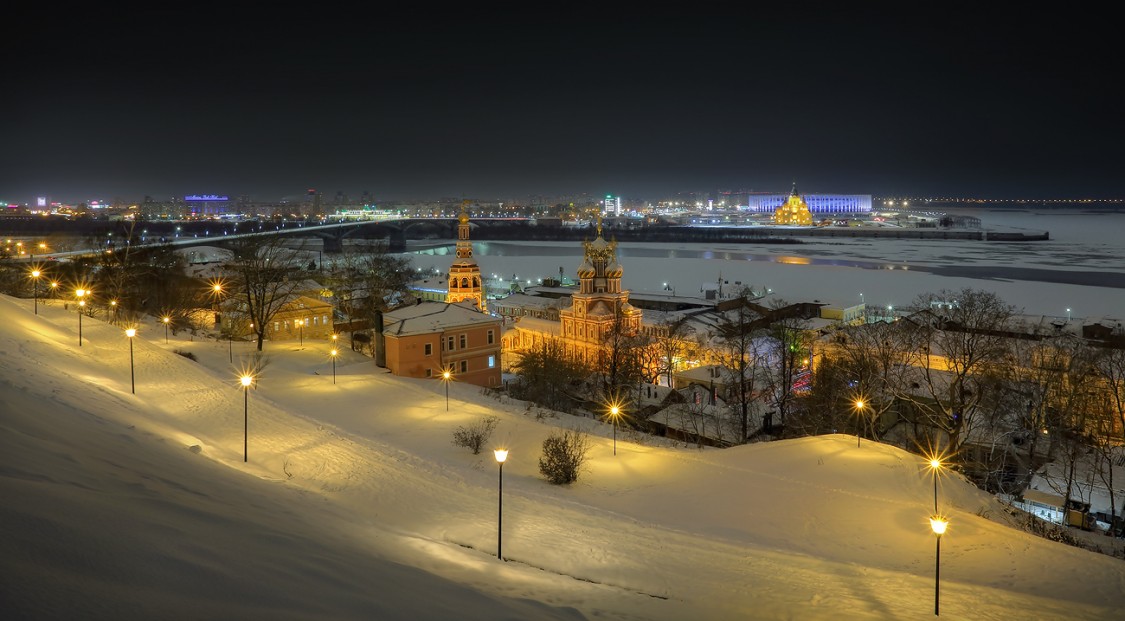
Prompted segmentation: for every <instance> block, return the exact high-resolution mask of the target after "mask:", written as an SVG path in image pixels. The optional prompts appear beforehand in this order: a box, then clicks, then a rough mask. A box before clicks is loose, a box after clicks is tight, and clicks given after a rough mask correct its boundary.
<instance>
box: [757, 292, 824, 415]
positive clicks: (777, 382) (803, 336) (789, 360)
mask: <svg viewBox="0 0 1125 621" xmlns="http://www.w3.org/2000/svg"><path fill="white" fill-rule="evenodd" d="M787 306H788V303H787V302H785V301H784V300H775V301H774V303H773V304H771V310H772V311H774V312H777V311H780V310H781V309H783V308H785V307H787ZM768 333H769V335H770V337H771V340H770V343H771V347H770V352H769V364H770V367H771V368H770V373H769V374H768V375H767V379H768V381H769V384H770V387H769V389H770V391H769V394H770V398H771V400H772V405H773V407H774V408H775V409H776V411H777V413H778V415H779V416H780V417H781V424H782V425H785V418H786V415H787V414H788V413H789V410H790V408H791V406H792V404H793V403H794V401H795V394H794V392H793V385H794V383H795V382H796V380H797V376H798V374H799V373H800V372H801V370H802V369H804V368H805V367H806V366H807V365H808V363H809V356H810V355H811V352H812V342H813V338H814V337H813V334H812V333H811V331H810V330H809V322H808V321H807V320H805V319H803V318H801V317H798V316H794V315H782V316H780V317H777V318H775V319H773V320H772V321H771V323H770V326H769V330H768Z"/></svg>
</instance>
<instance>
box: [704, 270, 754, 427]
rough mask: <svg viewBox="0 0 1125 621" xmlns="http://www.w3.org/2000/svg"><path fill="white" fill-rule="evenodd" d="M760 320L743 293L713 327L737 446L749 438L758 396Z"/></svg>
mask: <svg viewBox="0 0 1125 621" xmlns="http://www.w3.org/2000/svg"><path fill="white" fill-rule="evenodd" d="M761 318H762V316H761V314H760V313H758V312H757V311H756V310H755V309H754V308H753V307H751V306H750V305H749V297H748V295H747V293H746V292H743V295H742V297H741V298H740V303H739V304H738V305H737V306H736V307H735V308H733V309H731V310H728V311H726V312H724V313H723V314H722V316H721V317H720V319H719V322H718V324H717V325H716V327H715V331H716V340H715V348H714V352H713V353H714V356H715V359H716V361H717V362H718V363H719V365H720V367H721V368H722V369H724V371H723V375H724V380H725V383H726V384H727V402H728V403H729V404H730V407H731V408H732V410H733V411H734V412H735V416H736V417H737V420H738V426H739V431H740V436H741V437H740V438H739V440H738V443H739V444H742V443H745V442H746V439H747V438H748V437H750V410H751V405H752V404H753V403H754V401H755V400H756V399H757V397H758V392H759V390H760V389H759V387H758V386H757V385H756V383H757V382H756V381H757V379H758V375H759V374H758V372H757V371H758V368H759V366H760V365H762V364H763V352H761V351H760V349H759V346H758V342H759V337H760V336H761V331H760V329H759V328H758V327H757V325H758V324H757V322H758V320H760V319H761Z"/></svg>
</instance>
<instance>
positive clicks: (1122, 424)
mask: <svg viewBox="0 0 1125 621" xmlns="http://www.w3.org/2000/svg"><path fill="white" fill-rule="evenodd" d="M1094 368H1095V371H1096V373H1097V374H1098V380H1099V384H1100V385H1101V386H1102V387H1103V394H1104V395H1105V401H1106V404H1105V407H1104V408H1103V411H1104V412H1106V413H1108V415H1109V416H1110V417H1112V419H1113V420H1111V421H1106V424H1104V425H1103V429H1105V431H1106V435H1105V442H1104V443H1105V444H1110V445H1116V451H1118V452H1116V453H1110V452H1111V451H1114V449H1113V448H1110V449H1109V450H1108V451H1106V452H1107V453H1109V454H1110V455H1111V458H1112V459H1113V462H1112V463H1111V464H1110V467H1109V468H1107V470H1108V472H1109V480H1108V481H1107V483H1108V487H1109V492H1110V495H1109V501H1110V510H1111V518H1112V520H1113V521H1112V522H1111V523H1112V524H1113V525H1114V526H1115V527H1116V521H1117V520H1116V517H1117V515H1118V513H1117V504H1116V501H1117V499H1116V498H1115V497H1114V488H1113V468H1112V465H1114V464H1116V463H1117V460H1120V459H1122V458H1121V456H1120V455H1121V453H1120V450H1121V446H1122V445H1123V444H1125V348H1120V347H1113V348H1108V349H1105V350H1103V351H1101V352H1099V353H1098V355H1097V357H1096V358H1095V359H1094ZM1122 513H1123V514H1125V508H1123V510H1122Z"/></svg>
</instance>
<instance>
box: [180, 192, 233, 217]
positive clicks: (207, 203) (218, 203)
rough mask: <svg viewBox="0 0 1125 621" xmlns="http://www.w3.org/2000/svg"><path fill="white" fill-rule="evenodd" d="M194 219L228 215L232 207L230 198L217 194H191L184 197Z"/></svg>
mask: <svg viewBox="0 0 1125 621" xmlns="http://www.w3.org/2000/svg"><path fill="white" fill-rule="evenodd" d="M184 203H185V204H187V206H188V209H189V210H190V211H191V215H192V216H193V217H196V218H198V217H208V216H218V215H222V214H225V213H227V208H228V207H229V206H230V197H229V196H219V195H217V194H191V195H188V196H185V197H184Z"/></svg>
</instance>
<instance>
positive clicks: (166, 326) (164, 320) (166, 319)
mask: <svg viewBox="0 0 1125 621" xmlns="http://www.w3.org/2000/svg"><path fill="white" fill-rule="evenodd" d="M160 321H163V322H164V344H165V345H167V344H168V323H169V322H171V321H172V318H171V317H169V316H167V315H165V316H164V317H162V318H161V319H160Z"/></svg>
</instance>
